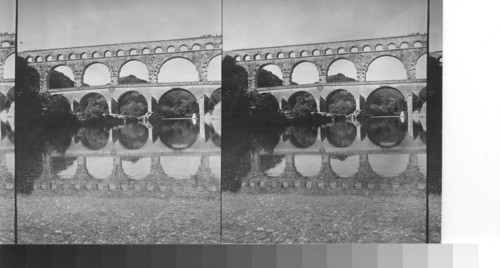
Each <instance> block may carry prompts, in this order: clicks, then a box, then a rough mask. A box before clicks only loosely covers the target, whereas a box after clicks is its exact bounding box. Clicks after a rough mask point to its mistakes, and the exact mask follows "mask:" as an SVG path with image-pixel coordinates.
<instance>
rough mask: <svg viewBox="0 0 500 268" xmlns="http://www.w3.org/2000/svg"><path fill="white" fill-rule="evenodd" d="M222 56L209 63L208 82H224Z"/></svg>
mask: <svg viewBox="0 0 500 268" xmlns="http://www.w3.org/2000/svg"><path fill="white" fill-rule="evenodd" d="M221 71H222V56H221V55H217V56H215V57H214V58H213V59H212V60H210V62H209V63H208V68H207V80H208V81H221V80H222V73H221Z"/></svg>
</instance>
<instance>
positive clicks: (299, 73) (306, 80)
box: [291, 61, 319, 85]
mask: <svg viewBox="0 0 500 268" xmlns="http://www.w3.org/2000/svg"><path fill="white" fill-rule="evenodd" d="M291 81H292V82H295V83H297V84H299V85H303V84H314V83H317V82H318V81H319V72H318V67H317V66H316V65H315V64H314V63H311V62H308V61H303V62H300V63H298V64H296V65H295V66H294V67H293V69H292V73H291Z"/></svg>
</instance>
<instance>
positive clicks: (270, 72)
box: [256, 64, 283, 87]
mask: <svg viewBox="0 0 500 268" xmlns="http://www.w3.org/2000/svg"><path fill="white" fill-rule="evenodd" d="M256 80H257V87H276V86H282V85H283V73H282V72H281V68H280V67H279V66H278V65H275V64H265V65H262V66H260V67H259V70H258V71H257V79H256Z"/></svg>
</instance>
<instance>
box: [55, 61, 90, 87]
mask: <svg viewBox="0 0 500 268" xmlns="http://www.w3.org/2000/svg"><path fill="white" fill-rule="evenodd" d="M74 86H75V75H74V74H73V70H71V68H70V67H68V66H65V65H61V66H57V67H55V68H52V69H51V70H50V71H49V78H48V88H49V89H56V88H69V87H74ZM83 86H87V85H83Z"/></svg>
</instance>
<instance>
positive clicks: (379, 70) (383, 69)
mask: <svg viewBox="0 0 500 268" xmlns="http://www.w3.org/2000/svg"><path fill="white" fill-rule="evenodd" d="M406 79H408V73H407V70H406V68H405V66H404V64H403V62H402V61H401V59H399V58H398V57H396V56H393V55H388V54H383V55H380V56H378V57H375V58H373V59H372V60H371V61H370V63H368V66H367V67H366V81H381V80H406Z"/></svg>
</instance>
